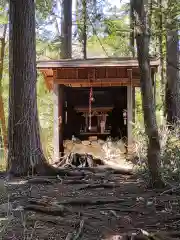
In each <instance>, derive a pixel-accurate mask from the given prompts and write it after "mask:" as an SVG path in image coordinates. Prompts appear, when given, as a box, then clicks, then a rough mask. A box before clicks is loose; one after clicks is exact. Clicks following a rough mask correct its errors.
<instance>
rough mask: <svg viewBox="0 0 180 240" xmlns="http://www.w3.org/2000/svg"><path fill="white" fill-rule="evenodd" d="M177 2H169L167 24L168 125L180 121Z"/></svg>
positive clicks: (172, 0)
mask: <svg viewBox="0 0 180 240" xmlns="http://www.w3.org/2000/svg"><path fill="white" fill-rule="evenodd" d="M177 6H178V1H177V0H169V1H168V9H170V11H169V17H168V20H167V21H168V22H167V44H166V55H167V58H166V76H167V83H166V114H167V121H168V123H171V124H174V123H177V122H178V121H179V120H180V107H179V106H180V76H179V72H180V71H179V36H178V16H177Z"/></svg>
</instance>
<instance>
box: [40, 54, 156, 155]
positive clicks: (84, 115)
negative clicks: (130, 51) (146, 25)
mask: <svg viewBox="0 0 180 240" xmlns="http://www.w3.org/2000/svg"><path fill="white" fill-rule="evenodd" d="M158 65H159V61H158V60H157V59H151V60H150V66H151V77H152V87H154V86H155V74H156V72H157V68H158ZM37 68H38V69H39V70H40V71H41V73H42V74H43V75H44V79H45V83H46V86H47V88H48V90H49V91H52V92H53V99H54V152H55V158H58V157H59V153H62V152H63V151H64V149H63V141H64V140H66V139H72V138H73V137H77V138H79V139H82V140H83V139H88V138H89V137H92V136H93V137H94V136H96V137H97V138H102V139H106V138H107V137H109V136H111V137H113V138H114V137H115V138H116V137H118V138H122V137H123V138H124V137H125V138H127V143H128V146H130V145H131V144H132V142H133V137H132V122H133V121H134V111H133V109H134V107H135V91H134V90H135V87H139V86H140V74H139V67H138V61H137V59H134V58H106V59H102V58H100V59H87V60H79V59H71V60H69V59H68V60H59V61H39V62H37ZM154 93H155V87H154Z"/></svg>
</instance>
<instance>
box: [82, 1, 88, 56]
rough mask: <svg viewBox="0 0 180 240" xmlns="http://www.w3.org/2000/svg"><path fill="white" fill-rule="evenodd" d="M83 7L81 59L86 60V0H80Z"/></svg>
mask: <svg viewBox="0 0 180 240" xmlns="http://www.w3.org/2000/svg"><path fill="white" fill-rule="evenodd" d="M82 5H83V34H82V36H83V39H82V40H83V58H84V59H86V58H87V3H86V0H82Z"/></svg>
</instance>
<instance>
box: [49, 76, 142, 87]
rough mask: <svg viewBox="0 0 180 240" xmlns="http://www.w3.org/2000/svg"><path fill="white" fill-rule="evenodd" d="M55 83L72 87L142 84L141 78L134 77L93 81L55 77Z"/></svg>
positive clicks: (137, 85)
mask: <svg viewBox="0 0 180 240" xmlns="http://www.w3.org/2000/svg"><path fill="white" fill-rule="evenodd" d="M54 83H56V84H64V85H68V86H72V87H89V86H93V87H108V86H130V85H132V86H134V87H139V86H140V81H139V79H132V82H131V81H130V79H129V78H101V79H96V80H94V81H92V82H91V83H90V81H89V80H88V79H54Z"/></svg>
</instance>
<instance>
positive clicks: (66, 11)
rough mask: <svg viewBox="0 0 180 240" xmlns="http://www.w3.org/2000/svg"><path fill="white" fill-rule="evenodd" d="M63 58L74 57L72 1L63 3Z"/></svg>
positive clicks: (68, 0) (67, 0) (66, 0)
mask: <svg viewBox="0 0 180 240" xmlns="http://www.w3.org/2000/svg"><path fill="white" fill-rule="evenodd" d="M61 38H62V43H61V44H62V46H61V58H65V59H68V58H71V56H72V0H65V1H62V19H61Z"/></svg>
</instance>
